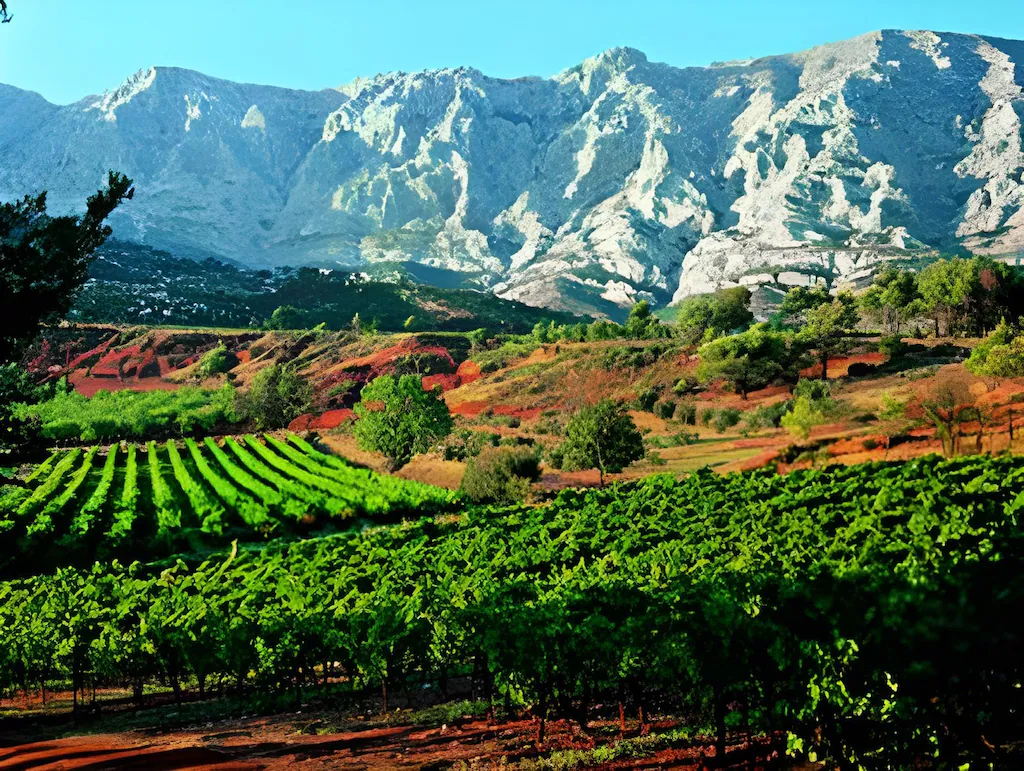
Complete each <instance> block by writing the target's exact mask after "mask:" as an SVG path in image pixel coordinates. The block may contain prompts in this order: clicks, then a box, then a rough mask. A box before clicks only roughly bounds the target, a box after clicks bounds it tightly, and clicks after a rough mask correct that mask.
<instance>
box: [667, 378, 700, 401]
mask: <svg viewBox="0 0 1024 771" xmlns="http://www.w3.org/2000/svg"><path fill="white" fill-rule="evenodd" d="M698 386H699V383H698V382H697V380H696V378H693V377H690V376H689V375H684V376H683V377H681V378H679V380H677V381H676V384H675V385H674V386H672V393H674V394H675V395H676V396H685V395H686V394H689V393H693V392H694V391H696V390H697V388H698Z"/></svg>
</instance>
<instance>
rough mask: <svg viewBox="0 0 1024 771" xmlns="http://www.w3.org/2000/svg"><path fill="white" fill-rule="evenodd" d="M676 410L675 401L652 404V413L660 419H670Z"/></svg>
mask: <svg viewBox="0 0 1024 771" xmlns="http://www.w3.org/2000/svg"><path fill="white" fill-rule="evenodd" d="M675 412H676V403H675V402H673V401H664V402H658V403H657V404H655V405H654V414H655V415H656V416H657V417H659V418H661V419H662V420H671V419H672V416H673V415H675Z"/></svg>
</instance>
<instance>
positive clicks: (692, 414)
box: [676, 402, 697, 426]
mask: <svg viewBox="0 0 1024 771" xmlns="http://www.w3.org/2000/svg"><path fill="white" fill-rule="evenodd" d="M676 420H678V421H679V422H680V423H682V424H683V425H684V426H695V425H697V405H696V404H693V403H692V402H679V404H677V405H676Z"/></svg>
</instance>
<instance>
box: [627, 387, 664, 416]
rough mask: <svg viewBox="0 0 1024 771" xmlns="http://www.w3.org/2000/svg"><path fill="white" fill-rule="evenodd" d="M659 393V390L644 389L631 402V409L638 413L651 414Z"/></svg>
mask: <svg viewBox="0 0 1024 771" xmlns="http://www.w3.org/2000/svg"><path fill="white" fill-rule="evenodd" d="M660 393H661V389H660V388H645V389H644V390H643V391H641V392H640V393H638V394H637V395H636V399H634V400H633V408H634V409H637V410H640V412H651V411H652V410H654V404H655V402H657V401H658V396H659V394H660Z"/></svg>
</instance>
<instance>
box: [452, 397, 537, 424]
mask: <svg viewBox="0 0 1024 771" xmlns="http://www.w3.org/2000/svg"><path fill="white" fill-rule="evenodd" d="M487 410H491V412H492V413H493V414H495V415H507V416H508V417H512V418H519V419H520V420H535V419H536V418H538V417H540V414H541V412H543V410H542V409H541V408H540V407H514V406H512V405H511V404H491V403H490V402H488V401H485V400H480V401H472V402H462V403H461V404H456V405H454V406H453V407H452V408H451V411H452V414H454V415H463V416H465V417H469V418H471V417H475V416H477V415H479V414H481V413H482V412H486V411H487Z"/></svg>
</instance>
